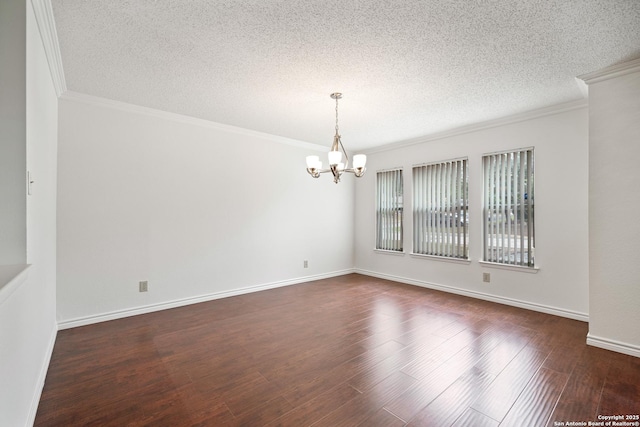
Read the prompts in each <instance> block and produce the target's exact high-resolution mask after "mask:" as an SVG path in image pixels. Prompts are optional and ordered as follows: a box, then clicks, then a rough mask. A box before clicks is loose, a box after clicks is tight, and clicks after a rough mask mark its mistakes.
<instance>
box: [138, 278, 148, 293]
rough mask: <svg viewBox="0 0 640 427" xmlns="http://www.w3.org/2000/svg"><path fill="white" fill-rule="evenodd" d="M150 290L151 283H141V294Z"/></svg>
mask: <svg viewBox="0 0 640 427" xmlns="http://www.w3.org/2000/svg"><path fill="white" fill-rule="evenodd" d="M148 290H149V282H147V281H146V280H143V281H142V282H140V283H139V291H140V292H147V291H148Z"/></svg>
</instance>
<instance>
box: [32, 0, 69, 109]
mask: <svg viewBox="0 0 640 427" xmlns="http://www.w3.org/2000/svg"><path fill="white" fill-rule="evenodd" d="M31 5H32V6H33V12H34V15H35V17H36V22H37V23H38V30H39V31H40V38H41V39H42V44H43V45H44V53H45V55H46V57H47V62H48V63H49V72H50V74H51V79H52V80H53V86H54V88H55V90H56V95H58V97H60V96H61V95H62V94H63V93H65V92H66V91H67V84H66V82H65V79H64V70H63V68H62V56H61V55H60V44H59V43H58V33H57V32H56V25H55V19H54V17H53V8H52V7H51V0H31Z"/></svg>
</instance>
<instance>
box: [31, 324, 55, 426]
mask: <svg viewBox="0 0 640 427" xmlns="http://www.w3.org/2000/svg"><path fill="white" fill-rule="evenodd" d="M57 335H58V331H57V329H56V328H55V324H54V328H53V333H52V334H51V337H50V338H49V344H48V345H47V350H46V354H45V358H44V360H43V362H42V366H41V367H40V374H39V375H38V382H37V383H36V388H35V391H34V393H33V397H32V398H31V406H30V407H29V414H28V417H27V423H26V424H25V427H30V426H32V425H33V423H34V422H35V421H36V415H37V413H38V405H39V404H40V397H41V396H42V389H43V388H44V381H45V379H46V378H47V372H48V371H49V363H51V356H52V355H53V347H54V346H55V344H56V337H57Z"/></svg>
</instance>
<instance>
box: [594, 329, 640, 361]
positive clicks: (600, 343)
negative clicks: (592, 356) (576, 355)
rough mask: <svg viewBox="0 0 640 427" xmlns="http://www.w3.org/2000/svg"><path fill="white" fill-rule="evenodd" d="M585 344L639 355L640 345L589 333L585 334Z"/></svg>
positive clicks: (630, 354)
mask: <svg viewBox="0 0 640 427" xmlns="http://www.w3.org/2000/svg"><path fill="white" fill-rule="evenodd" d="M587 344H588V345H590V346H593V347H599V348H604V349H605V350H611V351H615V352H618V353H623V354H628V355H629V356H635V357H640V346H637V345H633V344H629V343H626V342H621V341H616V340H612V339H609V338H603V337H598V336H595V335H591V333H588V334H587Z"/></svg>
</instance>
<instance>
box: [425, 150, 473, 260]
mask: <svg viewBox="0 0 640 427" xmlns="http://www.w3.org/2000/svg"><path fill="white" fill-rule="evenodd" d="M467 164H468V160H467V159H459V160H450V161H446V162H442V163H436V164H429V165H421V166H414V168H413V252H414V253H416V254H423V255H436V256H443V257H449V258H462V259H467V258H468V257H469V252H468V244H469V235H468V230H469V229H468V218H469V213H468V193H469V192H468V176H469V173H468V165H467Z"/></svg>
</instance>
